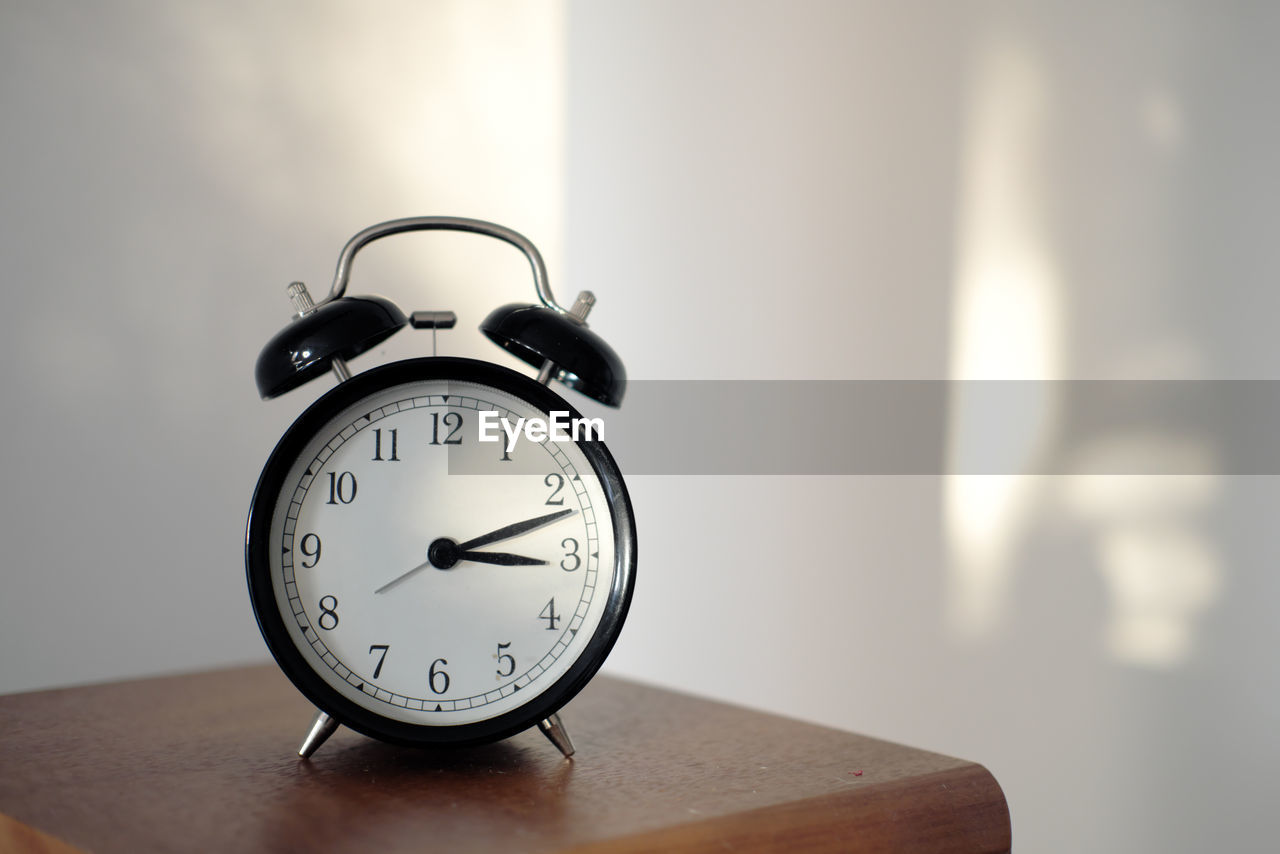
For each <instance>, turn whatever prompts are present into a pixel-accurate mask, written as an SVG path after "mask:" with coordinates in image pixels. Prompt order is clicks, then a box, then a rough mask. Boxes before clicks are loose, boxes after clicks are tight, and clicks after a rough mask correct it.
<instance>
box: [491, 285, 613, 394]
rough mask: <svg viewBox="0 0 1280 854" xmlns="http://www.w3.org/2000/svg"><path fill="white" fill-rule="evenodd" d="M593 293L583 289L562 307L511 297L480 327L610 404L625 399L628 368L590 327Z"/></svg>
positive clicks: (549, 373)
mask: <svg viewBox="0 0 1280 854" xmlns="http://www.w3.org/2000/svg"><path fill="white" fill-rule="evenodd" d="M594 301H595V300H594V297H592V296H591V295H590V294H589V293H587V292H584V293H583V294H582V295H580V296H579V297H578V301H577V303H575V304H574V307H573V309H571V310H570V311H568V312H565V313H561V312H558V311H555V310H553V309H550V308H546V307H544V306H540V305H525V304H522V303H511V304H509V305H504V306H502V307H501V308H497V309H495V310H494V311H493V312H491V313H490V314H489V316H488V317H486V318H485V319H484V322H483V323H481V324H480V330H481V331H482V332H484V334H485V335H487V336H489V338H490V339H491V340H492V341H493V342H494V343H496V344H498V345H499V346H501V347H503V348H505V349H507V350H509V351H511V352H512V353H513V354H515V355H516V356H518V357H519V358H521V359H523V360H524V361H526V362H528V363H529V364H530V365H533V366H535V367H537V368H539V369H540V371H541V372H542V375H540V376H539V379H540V380H542V381H546V380H547V379H555V380H559V381H560V382H562V383H564V384H565V385H567V386H568V387H569V388H572V389H576V390H577V391H580V392H582V393H583V394H585V395H586V396H587V397H591V398H594V399H595V400H598V401H600V402H601V403H603V404H606V405H608V406H618V405H620V404H621V403H622V395H623V393H624V392H625V391H626V388H627V372H626V370H625V369H624V368H623V367H622V359H620V358H619V357H618V354H617V353H615V352H614V350H613V348H612V347H610V346H609V345H608V344H606V343H605V342H604V339H603V338H601V337H600V336H599V335H597V334H596V333H594V332H592V331H591V330H590V329H588V328H587V325H586V323H585V322H584V320H583V319H582V318H584V317H585V316H586V313H587V311H588V310H589V309H590V307H591V304H592V303H593V302H594Z"/></svg>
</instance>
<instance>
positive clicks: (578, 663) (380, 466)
mask: <svg viewBox="0 0 1280 854" xmlns="http://www.w3.org/2000/svg"><path fill="white" fill-rule="evenodd" d="M425 229H449V230H457V231H467V232H472V233H478V234H483V235H488V236H490V237H495V238H498V239H500V240H503V241H505V242H507V243H510V244H512V245H514V246H515V247H517V248H518V249H520V250H521V251H522V252H524V254H525V256H526V257H527V258H528V260H529V262H530V265H531V266H532V268H533V273H534V283H535V286H536V289H537V293H538V297H539V300H540V303H539V304H536V305H523V304H512V305H506V306H503V307H501V308H499V309H497V310H496V311H494V312H493V313H491V314H490V315H489V316H488V317H487V318H486V319H485V320H484V322H483V323H482V324H481V326H480V328H481V330H482V331H483V332H484V333H485V334H486V335H487V336H488V337H489V338H490V339H492V340H493V341H494V342H496V343H497V344H499V345H501V346H502V347H504V348H506V349H507V350H508V351H510V352H512V353H513V354H515V355H516V356H518V357H520V358H521V359H522V360H524V361H525V362H528V363H529V364H531V365H533V366H534V367H536V368H537V370H538V376H537V379H533V378H531V377H529V376H525V375H523V374H520V373H518V372H516V371H513V370H510V369H508V368H505V367H502V366H499V365H496V364H491V363H488V362H482V361H476V360H471V359H461V358H447V357H435V356H432V357H425V358H418V359H409V360H405V361H399V362H393V363H391V364H386V365H381V366H379V367H375V368H372V369H370V370H367V371H365V372H363V373H359V374H356V375H354V376H353V375H352V373H351V371H350V369H349V368H348V366H347V362H348V360H349V359H351V358H352V357H354V356H356V355H358V354H360V353H362V352H364V351H366V350H369V349H370V348H372V347H374V346H376V345H377V344H379V343H380V342H382V341H383V340H385V339H386V338H387V337H388V336H390V335H392V334H394V333H396V332H398V331H399V330H401V329H403V328H404V327H406V326H414V327H416V328H420V329H422V328H430V329H432V330H433V332H432V335H433V338H434V335H435V332H434V330H435V329H440V328H448V327H451V326H452V325H453V324H454V322H455V318H454V316H453V314H452V313H451V312H442V311H432V312H416V313H414V314H412V315H411V316H410V317H406V316H405V314H404V313H403V312H401V310H400V309H399V308H397V307H396V306H395V305H394V304H393V303H391V302H390V301H389V300H386V299H384V298H382V297H370V296H359V297H356V296H350V297H349V296H345V295H344V294H345V290H346V285H347V280H348V278H349V276H350V270H351V264H352V260H353V258H354V256H355V254H356V252H357V251H358V250H359V249H360V248H361V247H362V246H364V245H365V244H367V243H369V242H370V241H372V240H375V239H378V238H380V237H385V236H387V235H391V234H396V233H399V232H404V231H413V230H425ZM289 293H290V296H291V298H292V300H293V303H294V308H295V310H296V314H295V317H294V321H293V322H292V323H291V324H290V325H289V326H287V327H286V328H285V329H283V330H282V331H281V332H280V333H278V334H277V335H276V336H275V337H274V338H273V339H272V340H271V341H270V342H269V343H268V344H267V345H266V347H265V348H264V349H263V350H262V353H261V355H260V356H259V357H258V362H257V368H256V378H257V384H258V390H259V392H260V393H261V395H262V396H263V397H264V398H271V397H275V396H277V395H280V394H283V393H284V392H287V391H289V390H291V389H293V388H296V387H297V386H299V385H301V384H303V383H305V382H307V381H308V380H311V379H314V378H316V377H318V376H321V375H325V374H328V373H332V374H334V375H336V377H337V379H338V384H337V385H336V386H335V387H334V388H332V389H331V390H329V391H328V392H327V393H325V394H324V395H323V396H322V397H320V398H319V399H318V400H317V401H316V402H315V403H313V404H312V405H311V406H310V407H308V408H307V409H306V411H305V412H303V413H302V415H301V416H299V417H298V419H297V420H296V421H295V422H294V423H293V424H292V426H290V427H289V429H288V430H287V431H286V432H285V434H284V436H283V437H282V438H281V439H280V441H279V443H278V444H277V445H276V447H275V450H274V451H272V453H271V456H270V457H269V458H268V460H267V463H266V466H265V467H264V469H263V471H262V475H261V477H260V478H259V480H258V484H257V488H256V489H255V490H254V494H253V500H252V503H251V505H250V510H249V520H248V529H247V533H246V542H245V564H246V571H247V575H248V583H249V592H250V598H251V601H252V603H253V610H254V614H255V615H256V617H257V621H258V626H259V628H260V629H261V631H262V636H263V638H265V640H266V642H267V646H268V647H269V648H270V650H271V653H272V655H273V656H274V657H275V660H276V661H277V662H278V664H279V665H280V668H281V669H282V670H283V671H284V673H285V674H286V675H287V676H288V677H289V679H290V680H291V681H292V682H293V684H294V685H295V686H297V688H298V690H299V691H301V692H302V693H303V694H304V695H305V696H306V697H307V698H308V699H309V700H310V701H311V702H312V703H313V704H314V705H315V706H316V708H317V709H318V714H317V716H316V719H315V721H314V723H313V724H312V727H311V729H310V730H309V732H308V733H307V736H306V738H305V739H304V741H303V743H302V746H301V748H300V749H299V751H298V752H299V754H300V755H301V756H304V757H306V756H310V755H311V753H312V752H314V751H315V750H316V748H317V747H319V745H320V744H321V743H322V742H323V741H324V739H325V738H327V737H328V736H329V735H330V734H332V733H333V731H334V730H335V729H336V728H337V727H338V725H340V724H341V725H345V726H347V727H350V728H351V729H354V730H357V731H359V732H361V733H364V734H366V735H368V736H372V737H374V738H378V739H381V740H384V741H388V742H392V743H395V744H402V745H411V746H424V745H470V744H477V743H481V742H487V741H493V740H497V739H502V738H505V737H508V736H510V735H513V734H515V733H517V732H520V731H522V730H525V729H527V728H529V727H532V726H537V727H539V728H540V729H541V730H542V731H543V732H544V733H546V734H547V736H548V737H549V738H551V740H552V742H553V743H554V744H555V745H556V746H557V747H558V748H560V750H561V751H562V752H563V753H564V754H565V755H566V756H569V755H571V754H572V753H573V746H572V742H571V741H570V739H569V736H568V734H567V732H566V731H565V729H564V726H563V724H562V723H561V721H560V719H559V715H558V714H557V712H558V711H559V709H560V708H561V707H563V706H564V705H565V704H566V703H567V702H568V701H569V700H570V699H572V698H573V696H574V695H575V694H577V692H578V691H579V690H581V689H582V688H583V686H584V685H586V683H587V682H588V681H589V680H590V679H591V677H592V676H593V675H594V674H595V673H596V672H597V671H598V670H599V668H600V665H601V664H602V663H603V662H604V660H605V657H606V656H607V655H608V653H609V650H610V649H611V648H612V647H613V644H614V641H615V640H616V639H617V637H618V633H619V631H620V630H621V629H622V624H623V621H624V619H625V618H626V615H627V609H628V606H629V604H630V602H631V596H632V590H633V587H634V585H635V569H636V529H635V517H634V513H633V511H632V507H631V502H630V500H629V499H628V497H627V489H626V485H625V483H624V482H623V478H622V473H621V472H620V471H619V470H618V466H617V464H616V463H615V462H614V460H613V457H612V456H611V455H610V453H609V451H608V449H607V448H606V446H605V444H604V442H603V440H602V436H601V433H602V432H603V424H602V423H601V421H600V419H587V418H583V417H582V416H581V415H580V414H579V413H578V412H577V410H575V409H574V407H572V406H571V405H570V404H569V403H568V402H567V401H565V400H564V399H563V398H562V397H560V396H559V395H558V394H556V393H555V392H554V391H552V390H551V389H550V388H549V387H548V384H549V383H550V382H551V381H552V380H556V381H558V382H560V383H562V384H564V385H567V386H569V387H570V388H573V389H576V390H578V391H580V392H582V393H584V394H586V395H588V396H590V397H592V398H594V399H596V400H599V401H601V402H603V403H605V404H608V405H610V406H618V405H619V404H620V403H621V400H622V396H623V392H624V390H625V385H626V376H625V372H624V370H623V367H622V362H621V360H620V359H619V358H618V356H617V354H616V353H614V351H613V350H612V349H611V348H610V347H609V346H608V345H607V344H606V343H605V342H604V341H603V340H601V339H600V338H599V336H597V335H596V334H595V333H594V332H593V331H592V330H590V329H589V328H588V327H587V325H586V315H587V312H588V311H589V310H590V308H591V306H592V304H593V303H594V297H593V296H592V295H591V294H589V293H586V292H584V293H583V294H581V295H580V296H579V297H578V299H577V301H576V302H575V303H574V305H573V306H572V307H571V308H568V309H566V308H563V307H562V306H560V305H558V304H557V303H556V301H555V299H554V297H553V296H552V294H551V291H550V288H549V286H548V284H547V277H546V270H545V266H544V264H543V261H542V258H541V256H540V255H539V253H538V251H537V249H536V248H535V247H534V246H533V244H532V243H530V242H529V241H528V240H527V239H526V238H524V237H523V236H521V235H520V234H518V233H516V232H514V231H511V230H510V229H507V228H504V227H502V226H499V225H495V224H493V223H488V222H483V221H480V220H471V219H461V218H456V217H413V218H408V219H400V220H393V221H391V222H386V223H381V224H379V225H375V226H371V227H370V228H367V229H365V230H363V231H361V232H360V233H358V234H357V235H355V237H353V238H352V239H351V240H350V241H349V242H348V243H347V244H346V246H345V247H344V248H343V250H342V253H341V255H340V256H339V261H338V269H337V274H336V276H335V279H334V283H333V287H332V289H331V290H330V293H329V295H328V297H326V298H325V299H324V300H322V301H321V302H319V303H318V304H314V303H313V302H312V300H311V297H310V295H309V294H308V292H307V290H306V288H305V286H304V285H302V284H301V283H297V282H295V283H294V284H292V285H290V286H289ZM433 349H434V348H433Z"/></svg>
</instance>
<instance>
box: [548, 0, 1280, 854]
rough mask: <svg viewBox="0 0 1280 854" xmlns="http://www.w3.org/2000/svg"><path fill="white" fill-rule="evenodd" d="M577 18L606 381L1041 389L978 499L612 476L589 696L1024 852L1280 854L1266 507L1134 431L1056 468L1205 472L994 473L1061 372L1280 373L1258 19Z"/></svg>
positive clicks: (1268, 57)
mask: <svg viewBox="0 0 1280 854" xmlns="http://www.w3.org/2000/svg"><path fill="white" fill-rule="evenodd" d="M569 9H570V12H569V69H570V71H569V100H568V111H569V138H568V147H569V155H570V156H569V169H568V197H567V207H566V222H567V231H566V262H567V264H568V278H569V279H571V281H572V282H573V284H574V286H575V287H587V286H590V287H592V288H594V289H595V291H596V292H597V294H598V295H599V298H600V303H599V307H598V309H597V312H596V316H597V317H598V320H596V323H597V324H599V325H600V326H601V327H603V326H604V324H605V323H606V319H609V320H612V318H613V317H615V316H619V315H620V316H622V317H624V318H625V320H626V325H625V327H624V328H622V329H620V330H617V331H613V330H612V329H611V330H610V331H611V340H612V341H613V343H614V344H615V345H616V346H617V348H618V350H619V351H620V352H621V353H622V354H623V356H624V358H625V359H626V360H627V364H628V367H629V368H630V370H631V373H632V375H633V376H634V377H639V378H648V379H667V378H678V377H694V378H737V379H779V378H815V377H816V378H826V379H866V378H873V379H904V378H934V379H948V378H954V379H977V378H1000V379H1008V378H1023V379H1042V380H1046V381H1047V382H1046V383H1045V385H1044V386H1043V395H1042V397H1041V399H1039V400H1038V401H1037V402H1036V404H1035V405H1034V406H1033V407H1031V409H1029V410H1028V411H1026V412H1010V413H1004V412H1000V413H997V414H999V415H1001V416H1002V421H1003V429H1004V431H1005V432H1004V433H1003V434H1002V435H1001V436H1000V442H1002V443H1004V444H1002V445H1001V446H1000V448H999V449H998V450H999V452H1000V453H1001V454H1002V456H1000V457H999V459H1000V460H1001V463H1002V465H1003V466H1004V468H1002V469H1001V471H1006V472H1007V473H1008V476H1005V477H984V478H948V479H943V478H942V477H925V476H918V477H772V478H754V479H746V478H742V477H731V478H711V477H686V478H673V477H642V478H633V479H632V485H633V493H634V495H635V498H636V502H637V512H638V521H639V526H640V532H641V541H642V548H641V554H642V561H641V564H642V565H641V570H640V575H639V581H638V593H637V598H636V604H635V608H634V612H633V616H632V618H631V620H630V622H629V624H628V627H627V632H626V633H625V634H624V636H623V639H622V641H621V642H620V644H619V646H618V648H617V650H616V651H615V654H614V657H613V658H612V659H611V666H612V668H613V669H614V670H615V672H619V673H623V674H627V675H630V676H633V677H637V678H641V679H645V680H650V681H653V682H657V683H661V684H665V685H673V686H676V687H679V688H683V689H687V690H691V691H695V692H699V693H707V694H711V695H714V696H718V697H723V698H727V699H730V700H734V701H737V702H741V703H745V704H748V705H751V706H756V707H762V708H768V709H773V710H777V711H779V712H782V713H786V714H790V715H795V716H799V717H803V718H807V719H811V720H816V721H820V722H824V723H829V724H833V725H836V726H840V727H845V728H849V729H854V730H857V731H861V732H866V733H871V734H875V735H879V736H883V737H887V738H891V739H896V740H901V741H904V742H907V743H910V744H914V745H920V746H925V747H929V748H932V749H935V750H939V751H942V752H949V753H953V754H956V755H961V756H965V757H968V758H972V759H974V760H977V761H980V762H983V763H984V764H986V765H987V766H988V767H989V768H991V769H992V771H993V772H994V773H995V775H996V777H997V779H999V780H1000V781H1001V783H1002V784H1003V786H1004V788H1005V791H1006V794H1007V795H1008V798H1009V802H1010V805H1011V808H1012V814H1013V823H1014V839H1015V841H1016V845H1017V847H1018V849H1019V850H1028V851H1062V852H1068V851H1070V852H1075V851H1114V852H1133V851H1188V852H1191V851H1204V850H1263V849H1266V848H1268V847H1270V843H1269V832H1268V831H1267V826H1268V817H1269V812H1270V806H1271V803H1272V802H1273V801H1274V795H1275V792H1276V787H1275V785H1274V783H1273V782H1272V781H1271V780H1270V775H1269V774H1268V772H1267V769H1268V768H1269V767H1271V766H1272V765H1273V763H1274V762H1275V761H1276V759H1277V758H1280V739H1277V737H1276V735H1275V731H1274V729H1275V724H1276V722H1277V721H1278V720H1280V688H1278V687H1277V681H1276V675H1275V665H1274V649H1275V648H1276V645H1277V640H1278V638H1277V635H1278V633H1280V632H1278V630H1277V628H1276V622H1275V620H1274V619H1271V618H1269V614H1270V612H1271V611H1272V610H1273V603H1274V602H1275V601H1276V599H1277V592H1280V591H1278V590H1277V587H1278V586H1280V584H1278V583H1277V580H1276V578H1277V576H1276V573H1275V572H1274V556H1275V553H1276V545H1275V539H1274V536H1273V535H1272V533H1271V532H1272V530H1273V527H1274V526H1273V525H1272V524H1271V522H1270V518H1269V517H1270V513H1269V508H1270V507H1272V506H1274V505H1275V498H1276V492H1277V490H1276V486H1275V481H1274V478H1271V477H1244V476H1235V477H1224V476H1220V475H1215V474H1213V472H1214V471H1215V468H1214V465H1215V464H1214V457H1213V453H1214V447H1213V444H1212V442H1211V441H1209V438H1210V437H1204V436H1199V435H1195V434H1185V433H1171V428H1169V427H1167V426H1166V425H1162V424H1159V423H1141V424H1137V425H1135V426H1134V429H1133V430H1132V431H1129V432H1128V433H1126V434H1125V435H1114V436H1103V437H1101V439H1100V440H1098V441H1097V442H1091V443H1089V444H1087V445H1085V446H1081V447H1075V448H1069V449H1068V451H1069V453H1068V455H1067V456H1066V458H1064V459H1062V460H1058V461H1057V462H1056V463H1055V465H1057V466H1058V467H1059V468H1057V469H1056V470H1057V471H1062V472H1070V471H1072V470H1073V469H1074V468H1075V467H1076V466H1077V465H1079V466H1083V467H1087V466H1086V461H1087V460H1106V459H1107V457H1106V455H1107V454H1111V453H1115V452H1116V450H1117V449H1120V450H1124V449H1132V448H1135V447H1136V448H1137V453H1139V454H1141V453H1145V452H1147V451H1154V450H1160V451H1162V453H1166V454H1170V455H1172V457H1173V458H1175V459H1187V460H1190V461H1192V462H1193V463H1194V464H1193V465H1190V466H1189V467H1190V468H1192V469H1195V470H1201V469H1203V470H1205V471H1207V472H1208V473H1202V474H1198V475H1187V476H1159V477H1145V478H1144V477H1136V476H1128V477H1125V476H1111V477H1107V476H1081V475H1075V476H1068V475H1067V474H1062V475H1055V476H1031V475H1022V476H1019V473H1020V472H1026V471H1030V470H1033V467H1034V466H1035V465H1036V464H1037V462H1040V463H1043V458H1042V457H1041V456H1038V454H1042V452H1043V445H1044V443H1045V442H1046V441H1047V440H1048V439H1049V438H1052V437H1053V436H1054V435H1056V434H1055V432H1054V431H1055V429H1057V428H1056V426H1055V425H1057V424H1058V423H1059V422H1058V421H1057V420H1056V419H1058V418H1060V417H1061V415H1062V413H1061V411H1060V409H1059V408H1060V406H1061V405H1062V401H1061V399H1060V394H1059V393H1058V391H1057V389H1058V387H1057V386H1055V385H1054V384H1053V381H1054V380H1059V379H1079V378H1096V379H1104V378H1107V379H1117V378H1126V379H1233V378H1271V377H1273V376H1274V374H1275V370H1274V368H1273V363H1274V360H1275V357H1276V355H1277V350H1276V347H1275V344H1274V343H1273V340H1274V336H1273V333H1272V328H1273V324H1274V318H1275V316H1276V311H1275V308H1276V304H1277V297H1276V295H1275V294H1276V290H1275V288H1274V282H1275V280H1276V273H1277V266H1278V264H1277V262H1278V261H1280V252H1278V251H1277V249H1276V248H1275V247H1276V242H1275V241H1274V240H1273V239H1271V236H1270V234H1269V232H1270V230H1272V227H1273V224H1274V223H1275V222H1277V216H1276V215H1277V211H1276V205H1277V201H1276V200H1277V199H1278V198H1280V194H1278V193H1277V192H1276V191H1277V189H1280V188H1278V187H1277V181H1278V180H1280V179H1278V178H1277V175H1280V170H1278V169H1277V165H1278V164H1277V156H1276V154H1275V152H1276V151H1277V150H1280V146H1278V145H1277V143H1278V142H1280V138H1278V137H1280V114H1277V113H1276V112H1275V111H1274V110H1272V109H1270V106H1269V105H1270V103H1271V101H1272V99H1271V98H1269V96H1268V95H1267V92H1268V91H1269V90H1268V86H1269V81H1270V80H1273V79H1275V77H1276V75H1277V72H1280V67H1278V66H1277V60H1276V59H1275V58H1274V52H1273V50H1272V47H1271V46H1272V45H1274V44H1275V42H1276V38H1277V37H1278V36H1280V20H1277V13H1276V12H1275V11H1274V10H1273V9H1272V8H1270V7H1263V6H1261V5H1259V4H1213V5H1211V6H1210V5H1205V4H1198V3H1191V2H1177V3H1126V4H1121V5H1120V6H1119V7H1117V6H1116V4H1106V3H1084V4H1080V3H1037V4H1009V3H958V4H939V3H928V2H908V3H869V2H861V3H855V2H814V1H813V0H808V1H807V2H792V3H776V2H709V1H708V2H646V3H622V2H616V3H601V2H597V1H596V0H592V2H575V3H571V4H570V7H569ZM970 404H971V401H969V400H967V399H966V397H965V393H963V392H960V393H959V394H958V396H957V398H956V401H955V408H954V410H953V413H952V418H951V423H950V424H949V427H948V429H949V434H950V439H949V446H948V449H949V454H950V457H949V458H950V459H951V461H952V463H951V464H952V467H953V468H954V469H956V470H959V469H963V468H964V464H965V460H966V459H967V457H968V455H969V454H971V453H972V452H974V451H975V450H982V446H983V444H984V441H986V440H989V439H990V438H991V437H990V434H989V432H987V431H989V429H990V423H989V422H986V423H983V422H982V419H981V417H980V416H981V415H982V413H981V412H977V414H976V415H975V413H974V410H973V408H972V406H971V405H970ZM987 414H988V415H989V414H990V413H987ZM619 417H625V406H624V412H623V414H622V415H620V416H619ZM715 417H716V412H715V411H704V412H683V413H672V428H673V429H672V434H671V437H670V440H671V441H673V442H674V441H679V430H678V424H679V422H680V420H681V419H684V418H699V419H706V418H715ZM802 417H803V413H797V418H802ZM1258 429H1263V430H1266V429H1270V428H1269V427H1268V426H1264V425H1258ZM1272 432H1274V431H1272ZM849 438H850V441H857V439H858V434H857V429H856V427H854V428H851V430H850V436H849ZM987 444H989V442H988V443H987ZM615 452H616V453H617V454H618V455H619V457H620V459H622V460H623V462H624V463H625V458H626V453H627V449H626V448H615ZM1129 452H1130V453H1133V451H1132V450H1130V451H1129ZM1130 459H1132V457H1130ZM1106 465H1107V464H1106V463H1105V462H1101V463H1095V464H1093V470H1095V471H1096V470H1098V466H1101V470H1103V471H1107V470H1109V469H1107V467H1106ZM1260 471H1265V469H1260ZM939 474H940V475H941V474H942V473H941V472H939ZM744 749H750V748H749V746H746V745H744Z"/></svg>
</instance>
